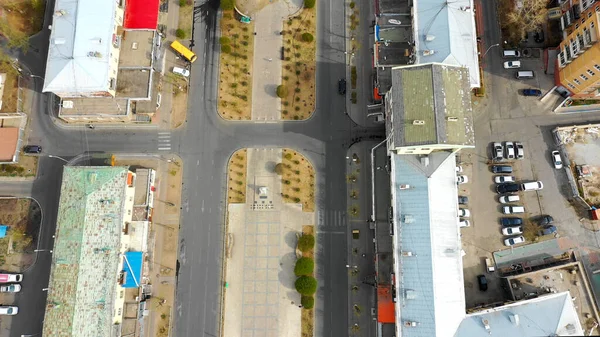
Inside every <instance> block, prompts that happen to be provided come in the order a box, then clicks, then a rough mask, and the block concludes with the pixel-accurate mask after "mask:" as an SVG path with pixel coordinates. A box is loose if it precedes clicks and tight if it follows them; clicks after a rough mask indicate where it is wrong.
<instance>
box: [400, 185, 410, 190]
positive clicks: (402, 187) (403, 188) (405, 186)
mask: <svg viewBox="0 0 600 337" xmlns="http://www.w3.org/2000/svg"><path fill="white" fill-rule="evenodd" d="M409 188H410V185H400V189H401V190H408V189H409Z"/></svg>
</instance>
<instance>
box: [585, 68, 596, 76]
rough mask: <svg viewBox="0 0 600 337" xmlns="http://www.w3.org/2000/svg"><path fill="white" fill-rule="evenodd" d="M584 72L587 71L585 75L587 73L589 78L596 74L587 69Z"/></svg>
mask: <svg viewBox="0 0 600 337" xmlns="http://www.w3.org/2000/svg"><path fill="white" fill-rule="evenodd" d="M586 71H587V73H588V74H589V75H590V76H594V75H596V73H595V72H593V71H591V70H589V69H588V70H586Z"/></svg>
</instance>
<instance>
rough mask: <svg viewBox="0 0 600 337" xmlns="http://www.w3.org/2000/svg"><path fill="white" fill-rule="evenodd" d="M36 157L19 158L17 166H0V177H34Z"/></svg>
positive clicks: (21, 156) (22, 156)
mask: <svg viewBox="0 0 600 337" xmlns="http://www.w3.org/2000/svg"><path fill="white" fill-rule="evenodd" d="M37 164H38V157H36V156H24V155H23V153H21V155H20V156H19V163H18V164H4V165H0V177H35V176H36V174H37Z"/></svg>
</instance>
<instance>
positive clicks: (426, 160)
mask: <svg viewBox="0 0 600 337" xmlns="http://www.w3.org/2000/svg"><path fill="white" fill-rule="evenodd" d="M421 165H423V166H425V167H427V166H429V156H423V157H421Z"/></svg>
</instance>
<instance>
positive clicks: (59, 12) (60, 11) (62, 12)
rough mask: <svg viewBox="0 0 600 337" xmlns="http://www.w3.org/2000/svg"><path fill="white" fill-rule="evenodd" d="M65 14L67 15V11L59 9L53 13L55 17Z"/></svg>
mask: <svg viewBox="0 0 600 337" xmlns="http://www.w3.org/2000/svg"><path fill="white" fill-rule="evenodd" d="M66 14H67V11H65V10H64V9H60V10H57V11H56V12H54V15H56V16H64V15H66Z"/></svg>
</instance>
